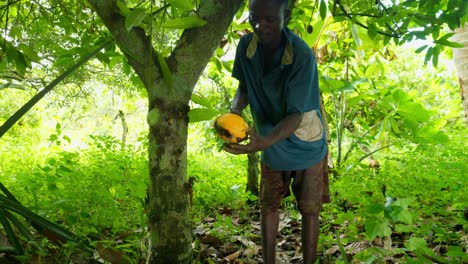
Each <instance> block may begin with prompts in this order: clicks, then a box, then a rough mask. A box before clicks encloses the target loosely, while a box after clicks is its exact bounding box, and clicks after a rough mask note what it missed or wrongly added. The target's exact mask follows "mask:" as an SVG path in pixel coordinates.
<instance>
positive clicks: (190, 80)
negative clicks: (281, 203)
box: [88, 0, 243, 264]
mask: <svg viewBox="0 0 468 264" xmlns="http://www.w3.org/2000/svg"><path fill="white" fill-rule="evenodd" d="M88 2H89V3H90V4H91V6H92V7H93V9H94V10H95V11H96V13H97V14H98V15H99V17H101V19H102V20H103V22H104V24H105V26H106V27H107V28H108V29H109V31H110V32H111V34H112V36H113V38H114V40H115V42H116V44H117V45H118V46H119V47H120V48H121V50H123V51H125V55H126V57H127V60H128V62H129V63H130V65H131V66H132V67H133V69H134V70H135V72H136V73H137V74H138V76H139V77H140V79H141V80H142V82H143V83H144V84H145V87H146V89H147V90H148V100H149V111H148V124H149V155H148V157H149V161H150V163H149V165H150V168H149V169H150V186H149V197H148V211H149V213H148V230H149V252H148V259H147V262H148V263H151V264H152V263H161V264H166V263H167V264H177V263H183V264H185V263H190V262H191V257H192V227H191V224H190V216H189V214H188V208H189V200H188V193H189V192H188V191H189V190H188V189H189V188H188V187H189V186H188V183H187V170H186V166H187V153H186V151H187V149H186V147H187V127H188V115H187V114H188V111H189V107H188V103H189V100H190V97H191V94H192V92H193V89H194V87H195V84H196V83H197V81H198V78H199V77H200V75H201V73H202V72H203V69H204V68H205V67H206V64H207V63H208V61H209V60H210V58H211V56H212V54H213V52H214V51H215V50H216V48H217V47H218V45H219V43H220V41H221V39H222V37H223V35H224V34H225V32H226V30H227V28H228V27H229V25H230V23H231V22H232V18H233V16H234V14H235V13H236V12H237V10H238V9H239V8H240V6H241V4H242V2H243V0H229V1H228V0H206V1H201V4H200V7H199V9H198V10H197V14H198V16H200V18H202V19H204V20H206V21H207V24H206V25H205V26H203V27H200V28H194V29H190V30H185V31H184V32H183V34H182V36H181V37H180V38H179V40H178V41H177V44H176V47H175V48H174V50H173V52H172V53H171V55H170V56H169V58H168V59H167V64H168V65H169V68H170V71H171V78H172V81H173V84H174V85H173V86H174V87H173V88H172V89H169V88H168V87H166V85H165V82H164V80H163V78H162V76H161V74H160V68H159V62H158V59H157V57H156V51H155V50H154V49H153V47H152V46H151V39H149V38H148V36H147V35H146V34H145V32H144V30H143V29H142V28H138V27H136V28H132V29H131V30H127V29H126V27H125V17H124V16H122V15H121V14H120V10H119V8H118V7H117V4H116V1H115V0H88Z"/></svg>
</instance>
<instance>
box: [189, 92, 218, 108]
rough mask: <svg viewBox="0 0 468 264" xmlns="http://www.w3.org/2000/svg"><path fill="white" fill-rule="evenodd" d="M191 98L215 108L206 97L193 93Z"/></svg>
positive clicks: (207, 106) (202, 104) (200, 103)
mask: <svg viewBox="0 0 468 264" xmlns="http://www.w3.org/2000/svg"><path fill="white" fill-rule="evenodd" d="M191 99H192V102H194V103H196V104H199V105H201V106H204V107H206V108H213V105H212V104H211V103H210V101H209V100H208V99H207V98H206V97H203V96H201V95H198V94H196V93H193V94H192V97H191Z"/></svg>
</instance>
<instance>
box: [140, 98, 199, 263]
mask: <svg viewBox="0 0 468 264" xmlns="http://www.w3.org/2000/svg"><path fill="white" fill-rule="evenodd" d="M150 108H151V109H152V110H151V112H150V114H149V116H148V123H149V125H150V133H149V161H150V180H151V183H152V184H151V185H150V187H149V208H150V209H149V212H148V217H149V225H148V227H149V232H150V237H149V242H150V245H149V246H150V248H151V250H150V252H149V256H148V262H147V263H190V260H191V257H192V256H191V253H192V227H191V223H190V216H189V212H188V185H187V180H186V173H187V171H186V164H187V144H186V142H187V125H188V115H187V113H188V110H189V107H188V106H187V105H186V104H183V103H180V102H177V101H175V102H171V101H164V100H154V101H153V102H150Z"/></svg>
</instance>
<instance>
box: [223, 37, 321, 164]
mask: <svg viewBox="0 0 468 264" xmlns="http://www.w3.org/2000/svg"><path fill="white" fill-rule="evenodd" d="M283 34H284V36H285V39H286V41H285V43H284V45H282V47H281V48H279V49H278V50H276V52H275V53H274V55H273V58H272V60H273V66H272V67H271V69H270V70H269V71H268V72H264V69H263V66H262V65H263V57H264V52H263V48H262V45H261V44H260V43H259V42H257V37H256V36H255V34H254V33H251V34H248V35H245V36H243V37H242V38H241V39H240V41H239V44H238V46H237V51H236V57H235V61H234V68H233V73H232V75H233V77H234V78H236V79H238V80H239V81H240V82H241V83H243V84H244V87H245V88H246V91H244V92H245V93H246V94H247V96H248V101H249V104H250V109H251V111H252V116H253V119H254V123H255V128H256V129H257V132H258V133H259V134H260V135H262V136H267V135H268V134H270V133H271V131H272V129H273V128H274V127H275V126H276V125H277V124H278V123H279V122H280V121H281V120H282V119H283V118H285V117H286V116H287V115H289V114H292V113H297V112H300V113H303V121H302V123H301V125H300V126H299V128H298V130H296V131H295V132H294V133H293V134H292V135H291V136H289V137H288V138H286V139H284V140H281V141H279V142H277V143H275V144H274V145H272V146H271V147H269V148H268V149H265V150H264V151H263V152H262V162H263V163H265V165H267V166H268V167H269V168H271V169H273V170H281V171H291V170H302V169H307V168H309V167H312V166H313V165H315V164H316V163H318V162H319V161H321V160H322V159H323V157H324V156H325V154H326V152H327V144H326V138H325V131H324V129H323V125H322V120H321V119H322V118H321V115H320V94H319V87H318V72H317V62H316V59H315V56H314V54H313V52H312V50H311V49H310V48H309V47H308V46H307V44H306V43H305V42H304V41H303V40H302V39H301V38H300V37H299V36H297V35H296V34H294V33H293V32H292V31H291V30H289V29H288V28H285V29H284V30H283Z"/></svg>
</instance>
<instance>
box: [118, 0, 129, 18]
mask: <svg viewBox="0 0 468 264" xmlns="http://www.w3.org/2000/svg"><path fill="white" fill-rule="evenodd" d="M117 7H118V8H119V9H120V13H121V14H122V15H124V16H127V15H128V14H129V13H130V12H131V11H130V9H129V8H128V7H127V5H126V4H125V3H124V2H123V1H121V0H117Z"/></svg>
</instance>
